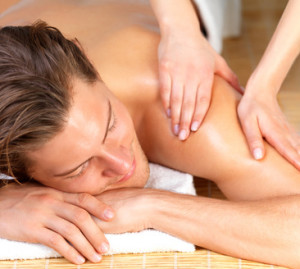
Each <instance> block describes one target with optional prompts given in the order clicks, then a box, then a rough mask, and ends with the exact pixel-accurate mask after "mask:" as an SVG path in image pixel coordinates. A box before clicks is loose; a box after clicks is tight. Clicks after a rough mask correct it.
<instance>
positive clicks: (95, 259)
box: [93, 253, 102, 262]
mask: <svg viewBox="0 0 300 269" xmlns="http://www.w3.org/2000/svg"><path fill="white" fill-rule="evenodd" d="M101 259H102V256H101V255H99V254H98V253H95V254H94V255H93V262H100V261H101Z"/></svg>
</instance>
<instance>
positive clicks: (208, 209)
mask: <svg viewBox="0 0 300 269" xmlns="http://www.w3.org/2000/svg"><path fill="white" fill-rule="evenodd" d="M149 205H155V206H152V210H153V211H154V213H153V214H151V218H150V221H151V227H152V228H154V229H157V230H160V231H163V232H166V233H170V234H172V235H174V236H177V237H180V238H182V239H184V240H187V241H189V242H192V243H194V244H196V245H198V246H201V247H205V248H208V249H211V250H214V251H216V252H220V253H224V254H227V255H230V256H235V257H240V258H244V259H249V260H255V261H260V262H265V263H270V264H277V265H281V266H287V267H292V268H299V266H300V258H299V251H300V228H299V220H300V206H299V205H300V196H299V195H297V196H289V197H278V198H274V199H269V200H260V201H249V202H232V201H222V200H215V199H209V198H204V197H191V196H187V195H179V194H171V193H165V192H162V193H157V194H155V195H152V196H151V198H150V201H149Z"/></svg>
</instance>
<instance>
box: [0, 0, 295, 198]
mask: <svg viewBox="0 0 300 269" xmlns="http://www.w3.org/2000/svg"><path fill="white" fill-rule="evenodd" d="M15 2H17V1H12V4H14V3H15ZM2 5H3V6H2V7H1V6H0V10H4V9H6V6H7V4H6V6H5V7H4V4H2ZM20 18H22V19H20ZM87 18H88V19H87ZM37 19H42V20H44V21H46V22H47V23H48V24H49V25H51V26H55V27H57V28H58V29H60V30H61V31H62V33H63V34H65V36H67V37H69V38H74V37H76V38H78V40H79V41H80V42H81V44H82V47H83V48H84V50H85V52H86V53H87V55H88V57H89V58H90V59H91V61H92V63H93V64H94V65H95V66H96V68H97V69H98V71H99V73H100V76H101V77H102V79H103V80H104V82H105V83H106V84H107V86H108V87H109V88H110V89H111V91H112V92H113V93H114V94H115V95H116V96H117V97H118V98H119V99H120V100H121V101H122V102H123V103H124V104H125V105H126V107H127V109H128V110H129V112H130V114H131V116H132V118H133V121H134V124H135V129H136V131H137V134H138V138H139V140H140V143H141V145H142V148H143V149H144V151H145V153H146V156H147V157H148V159H149V161H151V162H155V163H159V164H162V165H165V166H168V167H172V168H175V169H178V170H181V171H185V172H189V173H191V174H193V175H195V176H198V177H204V178H208V179H211V180H213V181H215V182H216V183H217V184H218V185H219V187H220V188H221V190H222V191H223V192H224V193H225V195H226V196H227V197H228V198H230V199H234V200H256V199H260V198H266V197H270V196H281V195H289V194H297V193H299V191H300V173H299V171H298V170H296V169H295V168H294V167H293V166H292V165H291V164H289V163H288V162H287V161H285V160H284V159H283V158H282V157H281V156H279V154H277V152H276V151H275V150H274V149H273V148H271V147H270V146H268V145H267V146H266V147H267V148H266V149H267V155H266V157H265V158H264V160H262V161H255V160H253V158H252V157H251V155H250V153H249V150H248V147H247V145H246V141H245V138H244V135H243V133H242V131H241V128H240V124H239V122H238V118H237V115H236V105H237V103H238V100H239V98H240V96H239V95H238V93H236V92H235V91H234V90H233V89H232V88H231V87H230V86H229V85H228V84H227V83H225V82H224V81H223V80H222V79H220V78H218V77H216V78H215V83H214V87H213V98H212V103H211V107H210V110H209V113H208V115H207V116H206V119H205V121H204V124H203V125H202V127H201V128H200V130H199V131H197V132H196V133H194V134H192V135H191V137H190V138H189V139H188V140H187V141H186V142H181V141H179V140H178V138H176V137H174V135H173V134H172V133H171V131H170V126H169V125H170V122H169V120H168V119H167V117H166V116H165V113H164V111H163V109H162V105H161V101H160V96H159V92H158V75H157V64H158V63H157V45H158V43H159V38H160V37H159V31H158V26H157V23H156V20H155V18H154V16H153V13H152V11H151V8H150V7H149V5H148V3H146V2H145V1H135V2H130V4H128V2H126V1H98V0H97V1H71V0H68V1H64V2H63V3H62V1H49V0H48V1H47V0H46V1H34V0H33V1H28V0H27V1H21V2H20V3H17V4H16V5H15V6H13V7H12V8H10V9H7V10H6V11H5V12H3V13H2V15H1V16H0V25H1V26H4V25H22V24H29V23H32V22H34V21H36V20H37Z"/></svg>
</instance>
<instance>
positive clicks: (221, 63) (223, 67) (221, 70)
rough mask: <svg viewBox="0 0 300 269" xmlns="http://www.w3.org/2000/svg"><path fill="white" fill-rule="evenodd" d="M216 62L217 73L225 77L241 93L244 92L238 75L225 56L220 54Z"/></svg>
mask: <svg viewBox="0 0 300 269" xmlns="http://www.w3.org/2000/svg"><path fill="white" fill-rule="evenodd" d="M216 62H217V63H216V65H217V66H216V72H215V73H216V74H217V75H219V76H220V77H222V78H224V79H225V80H226V81H227V82H228V83H229V84H230V85H231V86H232V87H233V88H234V89H236V90H237V91H238V92H239V93H241V94H243V93H244V91H243V90H242V88H241V85H240V83H239V79H238V76H237V75H236V74H235V73H234V72H233V71H232V70H231V68H230V67H229V66H228V64H227V62H226V61H225V60H224V58H223V57H221V56H218V60H217V61H216Z"/></svg>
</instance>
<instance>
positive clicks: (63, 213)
mask: <svg viewBox="0 0 300 269" xmlns="http://www.w3.org/2000/svg"><path fill="white" fill-rule="evenodd" d="M58 215H59V216H60V217H61V218H64V219H66V220H68V221H69V222H71V223H73V224H74V225H75V226H76V227H78V228H79V230H80V231H81V232H82V233H83V235H84V236H85V238H87V240H88V241H89V242H90V243H91V244H92V245H93V246H94V248H95V249H96V250H97V251H98V252H100V253H105V252H107V251H108V250H109V243H108V241H107V239H106V238H105V236H104V234H103V232H102V231H101V230H100V228H99V227H98V226H97V224H96V222H95V221H94V220H93V218H92V217H91V215H90V214H89V213H88V212H87V211H85V210H84V209H82V208H79V207H77V206H73V205H70V204H64V206H61V208H60V210H59V211H58Z"/></svg>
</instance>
